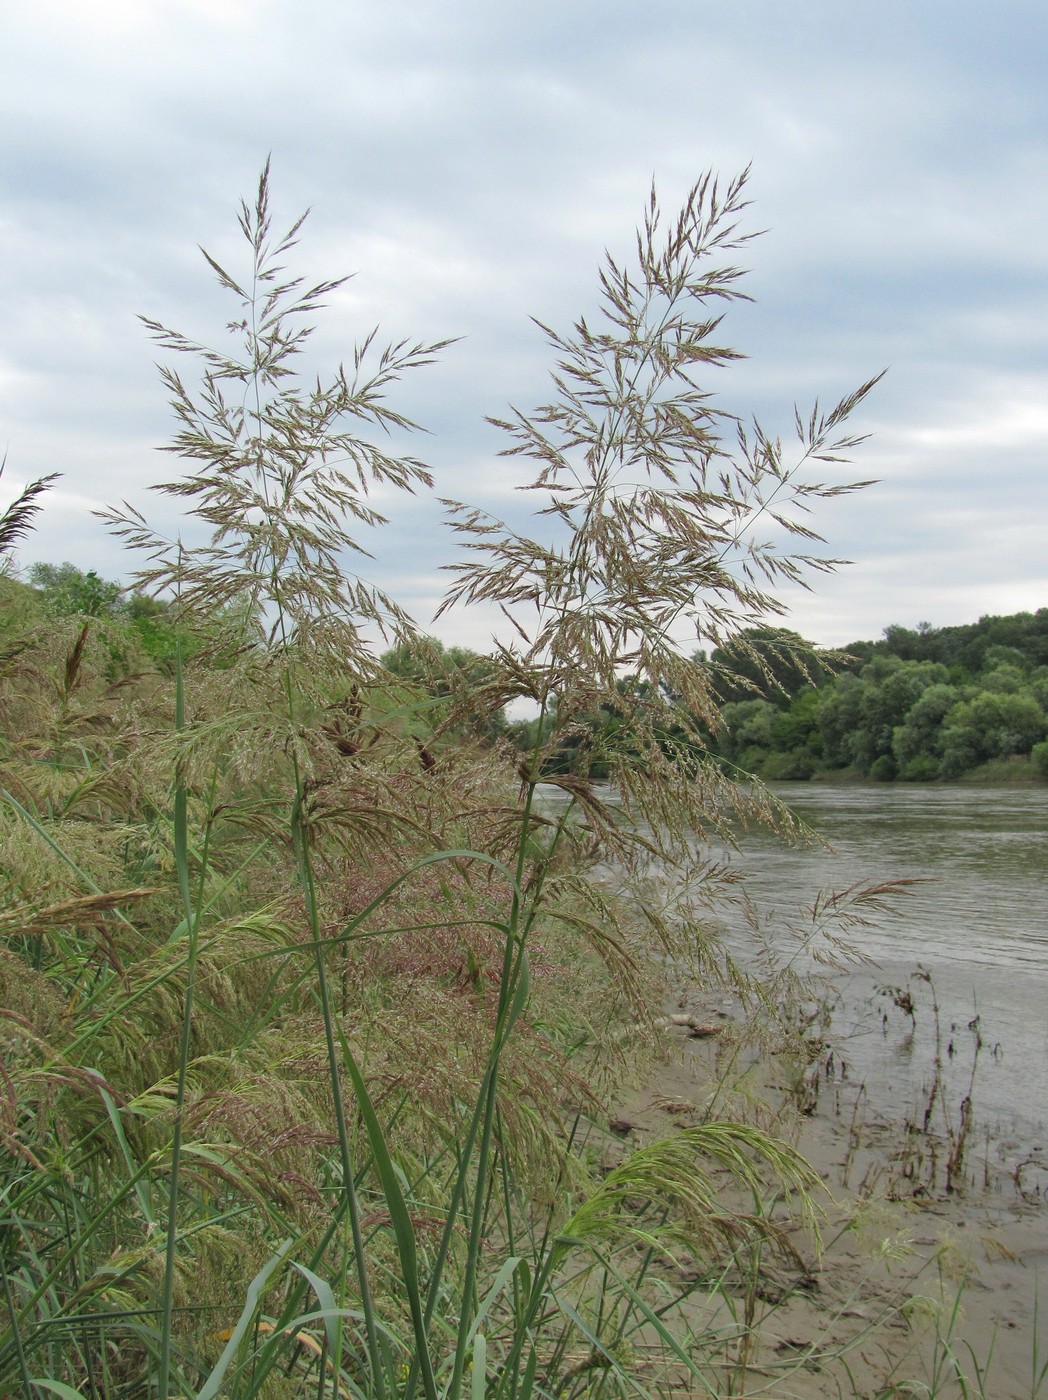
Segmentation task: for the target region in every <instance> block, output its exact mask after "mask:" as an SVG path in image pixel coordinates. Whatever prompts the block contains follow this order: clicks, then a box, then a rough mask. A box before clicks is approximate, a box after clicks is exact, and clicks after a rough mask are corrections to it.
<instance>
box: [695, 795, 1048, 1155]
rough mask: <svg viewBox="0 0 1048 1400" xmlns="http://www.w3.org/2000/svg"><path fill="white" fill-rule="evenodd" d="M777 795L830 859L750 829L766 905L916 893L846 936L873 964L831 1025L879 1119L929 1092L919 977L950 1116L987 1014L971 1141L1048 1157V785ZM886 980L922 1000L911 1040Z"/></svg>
mask: <svg viewBox="0 0 1048 1400" xmlns="http://www.w3.org/2000/svg"><path fill="white" fill-rule="evenodd" d="M776 792H777V794H778V795H779V796H781V797H783V798H784V799H785V801H787V802H788V803H789V805H790V806H791V807H792V808H793V810H794V811H795V812H796V813H797V814H798V816H800V817H801V818H802V819H803V820H804V822H806V823H807V824H808V825H809V826H810V827H811V828H813V829H814V830H815V831H817V832H818V833H819V834H820V835H821V836H823V837H824V838H825V839H826V840H827V841H828V842H830V843H831V846H832V849H829V850H827V849H823V848H820V847H817V846H816V847H813V848H808V849H796V848H791V847H788V846H785V845H783V844H782V843H781V842H779V841H777V840H776V839H774V838H773V837H772V836H770V835H769V834H767V833H761V832H758V833H750V834H748V835H747V836H746V837H745V838H744V840H743V843H742V846H741V849H740V850H739V851H738V852H736V853H733V854H732V856H731V860H732V862H733V864H735V865H737V866H739V867H741V869H743V870H744V871H745V872H746V875H747V881H748V884H749V886H750V888H751V890H752V893H753V894H754V896H755V898H756V899H757V900H758V901H759V902H760V903H761V904H762V905H763V906H764V907H767V908H769V909H776V910H783V911H785V910H787V909H790V908H791V907H793V908H795V907H800V906H804V905H805V904H810V903H811V901H812V900H813V898H814V897H815V895H816V894H817V892H818V891H819V890H820V889H824V888H828V887H834V888H838V889H840V888H845V887H848V886H850V885H853V884H855V883H857V882H866V883H868V882H871V881H881V880H892V879H900V878H902V879H914V880H918V881H920V882H921V883H919V884H916V885H914V886H912V887H911V890H910V893H909V894H908V895H907V896H906V897H905V898H903V899H901V900H900V901H899V902H898V905H899V907H898V913H897V914H896V915H894V916H893V917H883V918H879V919H878V920H877V922H876V923H875V925H874V926H872V927H868V928H860V929H855V930H853V931H852V933H851V935H850V938H851V941H852V942H853V943H854V944H855V945H856V946H857V947H858V948H859V949H861V951H862V952H863V953H864V954H865V955H866V956H867V957H869V958H872V959H874V960H875V962H876V964H877V966H876V967H860V968H857V969H854V970H852V971H850V972H849V973H847V974H846V975H845V976H844V977H842V978H841V979H839V987H840V995H841V1000H840V1004H839V1007H838V1010H837V1012H836V1014H835V1019H834V1025H835V1028H836V1029H837V1031H838V1032H839V1033H840V1034H842V1035H843V1036H844V1037H845V1038H846V1039H845V1043H844V1056H845V1059H846V1061H847V1062H848V1064H849V1074H850V1077H851V1079H852V1081H853V1082H856V1081H858V1082H861V1083H862V1084H864V1085H865V1088H866V1093H867V1095H868V1099H869V1103H870V1105H871V1108H872V1110H873V1111H874V1112H875V1113H882V1114H884V1115H885V1116H893V1117H895V1118H897V1119H898V1118H900V1117H902V1116H904V1115H906V1114H907V1113H909V1112H910V1110H911V1107H912V1105H913V1104H914V1103H916V1102H918V1101H920V1098H921V1095H922V1094H924V1095H926V1092H927V1086H928V1084H929V1083H930V1082H931V1073H932V1068H933V1064H934V1059H935V1036H934V1016H933V1014H932V1004H931V988H930V987H929V984H927V983H926V982H924V981H922V980H920V979H917V980H913V979H912V977H911V974H913V973H914V972H915V971H916V970H917V969H918V968H923V969H925V970H926V971H927V972H928V974H929V975H930V977H931V979H932V982H931V985H932V986H933V987H934V992H935V996H936V997H937V999H938V1003H939V1007H940V1026H941V1029H942V1049H943V1052H944V1053H943V1060H944V1065H945V1069H946V1080H947V1088H948V1093H949V1095H950V1096H951V1099H952V1103H953V1107H954V1111H956V1110H957V1108H958V1107H959V1104H960V1100H961V1099H962V1098H963V1096H964V1094H965V1093H966V1092H967V1089H968V1086H969V1081H970V1078H971V1070H972V1062H973V1056H974V1054H975V1049H976V1036H975V1034H974V1033H973V1031H972V1030H970V1029H969V1023H970V1022H972V1021H974V1019H975V1017H976V1016H978V1018H979V1020H978V1029H979V1033H980V1035H981V1038H982V1048H981V1050H980V1052H979V1056H978V1063H977V1068H976V1075H975V1082H974V1090H973V1093H972V1100H973V1103H974V1107H975V1114H976V1122H977V1132H981V1133H985V1131H986V1130H987V1129H988V1130H989V1131H990V1133H991V1134H992V1135H993V1137H994V1139H995V1141H996V1142H998V1143H999V1144H1000V1147H1001V1155H1002V1158H1009V1159H1012V1160H1014V1159H1015V1157H1016V1154H1021V1153H1023V1152H1025V1151H1028V1150H1032V1149H1033V1148H1041V1149H1042V1150H1043V1149H1048V789H1045V788H965V787H956V786H948V787H946V786H943V787H939V786H934V787H932V786H929V787H917V786H912V787H911V786H908V785H907V786H903V785H884V786H880V785H878V786H870V787H865V786H861V787H853V786H848V787H842V786H831V785H827V784H818V783H797V784H782V785H778V786H777V787H776ZM723 922H724V927H723V934H722V936H723V937H724V939H725V941H726V943H727V944H728V945H729V947H731V948H732V949H733V951H736V952H737V953H739V954H740V955H742V956H743V957H745V955H746V948H747V938H746V935H745V933H744V931H743V925H742V923H741V921H740V920H737V919H733V918H732V917H731V915H730V913H728V914H726V915H725V916H724V920H723ZM772 927H773V928H774V923H773V924H772ZM776 938H777V941H778V947H779V950H780V952H781V953H782V954H783V955H785V956H790V955H791V953H792V951H793V950H795V949H796V946H797V944H796V940H795V938H794V937H793V936H791V935H790V934H789V933H787V932H785V931H783V932H782V933H781V934H779V935H776ZM885 985H894V986H896V987H900V988H903V989H909V990H910V991H911V992H912V994H913V997H914V1001H915V1017H916V1026H915V1030H914V1034H913V1035H912V1036H911V1035H909V1034H908V1032H909V1030H910V1023H909V1020H908V1018H907V1017H906V1016H905V1015H904V1014H903V1013H902V1012H901V1011H900V1010H899V1009H898V1007H897V1006H895V1005H893V1003H892V999H891V998H890V997H886V996H884V995H883V994H880V993H879V992H878V988H880V987H883V986H885ZM886 1012H887V1022H886V1021H885V1013H886ZM951 1046H952V1051H953V1053H952V1054H950V1053H949V1049H950V1047H951Z"/></svg>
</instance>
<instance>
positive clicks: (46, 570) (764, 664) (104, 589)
mask: <svg viewBox="0 0 1048 1400" xmlns="http://www.w3.org/2000/svg"><path fill="white" fill-rule="evenodd" d="M29 581H30V583H31V585H32V586H33V590H34V592H35V593H36V595H37V601H38V603H39V605H40V606H42V608H43V610H44V611H45V612H47V613H48V614H50V615H51V616H81V617H94V618H97V619H98V620H99V621H100V622H103V623H105V624H106V626H107V629H108V630H107V637H108V640H109V646H110V651H111V655H112V658H113V667H114V671H115V672H119V671H120V670H121V669H124V667H126V665H127V664H129V662H130V661H131V657H130V656H129V655H128V644H129V642H130V641H132V640H133V641H134V642H135V643H137V644H138V646H139V647H140V648H141V650H142V651H143V652H144V653H145V655H146V657H148V658H149V659H150V660H151V661H152V663H153V664H155V665H156V666H157V667H158V668H160V669H165V668H166V667H167V666H169V664H170V663H171V661H172V659H173V656H174V645H175V627H174V623H173V620H172V616H173V615H172V612H171V609H170V605H169V604H167V603H165V602H163V601H162V600H158V599H156V598H151V597H148V596H146V595H145V594H143V593H140V592H134V591H129V590H124V589H122V588H121V586H120V585H119V584H118V583H115V582H112V581H110V580H106V579H103V578H100V577H99V576H98V575H97V574H95V573H94V572H93V571H87V572H84V571H82V570H80V569H79V568H77V567H76V566H75V565H73V564H70V563H65V564H61V565H53V564H34V565H33V566H32V568H31V570H30V572H29ZM701 659H703V660H704V661H705V662H706V664H707V665H708V667H709V669H710V672H711V675H712V676H713V677H714V686H715V688H716V691H717V693H718V695H719V698H720V701H721V707H720V724H719V726H718V728H717V729H716V731H708V732H707V735H706V738H707V744H708V749H709V751H710V752H711V753H712V754H714V755H715V756H716V757H717V758H718V759H719V760H720V761H721V763H722V764H723V765H724V766H725V767H726V768H728V769H732V770H741V771H743V772H746V773H752V774H754V775H756V776H758V777H760V778H762V779H764V780H766V781H777V780H778V781H798V780H800V781H803V780H805V779H808V778H812V777H814V776H815V775H816V774H819V773H831V772H832V773H849V774H853V775H855V776H858V777H864V778H873V779H875V780H877V781H882V782H891V781H895V780H899V781H903V782H932V781H935V780H938V779H950V778H960V777H963V776H964V775H965V774H968V773H972V772H973V771H974V770H976V769H978V768H981V767H983V766H984V765H986V764H992V763H995V762H999V761H1005V762H1007V761H1012V763H1011V767H1013V768H1014V769H1016V770H1018V769H1023V768H1025V769H1028V770H1029V771H1031V772H1032V773H1033V774H1036V775H1038V776H1040V777H1048V608H1040V609H1038V611H1037V612H1035V613H1030V612H1020V613H1014V614H1011V615H1009V616H1007V617H993V616H986V617H981V618H980V619H979V621H978V622H975V623H971V624H967V625H958V626H951V627H932V626H930V625H929V624H928V623H920V624H919V625H918V626H917V627H916V628H915V629H911V628H907V627H902V626H891V627H887V628H886V629H885V631H884V634H883V636H882V637H881V638H880V639H879V640H877V641H869V640H863V641H856V642H852V643H850V644H849V645H848V646H847V647H845V648H844V649H843V651H840V652H821V651H818V650H816V649H813V648H812V647H811V646H810V645H809V644H808V643H806V642H805V641H804V639H803V638H802V637H800V636H799V635H798V634H797V633H795V632H789V631H785V630H782V629H774V628H755V629H751V630H750V631H748V632H746V633H744V634H743V635H742V636H741V637H740V638H739V639H738V641H737V642H736V643H735V644H734V645H733V646H732V648H731V649H721V648H715V649H714V650H713V651H712V652H711V653H710V654H709V655H708V656H701ZM382 662H383V665H384V667H385V669H386V671H387V673H388V674H389V676H390V677H391V678H393V679H395V680H396V681H397V682H399V683H402V684H404V685H407V686H412V687H415V688H418V689H422V690H425V691H427V692H428V693H429V694H430V695H431V696H432V697H433V699H434V703H435V705H436V706H437V708H438V710H439V706H440V704H441V703H442V702H444V701H447V702H449V708H450V702H451V700H452V699H453V698H454V697H455V696H456V695H457V694H461V692H462V691H463V690H467V691H472V692H474V693H476V694H477V696H478V704H477V712H476V716H475V722H474V724H473V725H472V726H471V727H473V728H474V730H475V737H478V738H480V739H481V740H482V741H484V742H486V743H488V744H495V743H497V742H501V743H509V744H512V745H513V746H514V747H516V748H518V749H519V750H521V752H533V751H534V750H535V748H536V743H537V742H538V743H539V744H541V741H542V738H543V737H544V736H541V735H540V734H539V732H538V731H539V728H540V727H543V726H544V727H545V728H546V729H552V727H553V724H554V721H553V719H552V717H551V716H550V715H549V714H547V716H546V717H545V718H544V719H542V720H539V719H537V718H535V719H515V720H510V719H508V718H507V716H506V714H505V712H504V711H503V710H501V709H498V708H492V707H491V706H490V705H485V704H484V703H482V696H483V690H484V686H485V683H486V681H487V679H488V678H489V677H490V676H491V675H492V674H493V671H494V667H493V663H492V661H491V659H490V658H488V657H486V656H484V655H483V654H482V653H480V652H477V651H474V650H471V649H470V648H468V647H461V646H444V645H443V644H442V643H440V642H439V641H437V640H436V639H435V638H428V639H426V640H425V641H424V642H418V643H416V644H415V645H414V646H411V647H409V646H406V645H400V646H398V647H395V648H393V649H391V650H389V651H387V652H386V653H385V654H384V655H383V657H382ZM650 687H651V682H650V681H641V680H639V679H638V678H637V677H635V676H625V677H623V678H622V679H621V680H620V681H619V687H618V688H619V694H620V697H621V699H620V702H619V703H617V704H616V703H614V702H611V701H610V700H606V701H605V702H604V703H603V704H602V705H600V706H599V707H598V708H597V709H596V710H595V711H594V712H593V713H589V714H582V715H580V716H579V717H578V719H577V720H576V722H575V723H574V724H573V725H572V726H571V727H570V728H569V729H568V730H567V731H566V732H564V733H563V735H562V738H561V740H560V743H559V744H558V746H557V748H556V749H555V750H554V752H553V753H552V754H550V755H549V757H548V758H547V760H546V767H547V771H548V772H549V774H550V775H556V774H558V773H568V772H580V771H584V772H586V773H587V774H588V775H589V776H591V777H594V778H597V779H600V778H602V777H605V776H607V774H608V773H609V772H610V769H611V766H612V762H613V758H614V755H615V754H616V753H618V752H621V751H622V750H623V748H624V747H628V746H629V745H630V742H631V724H632V717H633V716H634V714H635V712H636V710H637V707H638V706H643V705H644V703H645V699H646V695H647V692H648V691H649V690H650ZM455 708H456V715H457V719H456V726H457V727H456V732H458V730H460V729H461V727H462V724H463V721H462V718H461V716H462V707H461V706H456V707H455ZM433 718H435V719H439V714H438V715H435V716H434V717H433ZM467 722H468V721H467ZM677 737H679V736H673V735H670V734H667V735H666V736H665V738H666V741H667V742H672V741H673V740H674V739H675V738H677ZM1016 760H1017V762H1016Z"/></svg>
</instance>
